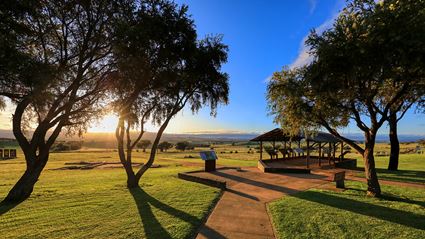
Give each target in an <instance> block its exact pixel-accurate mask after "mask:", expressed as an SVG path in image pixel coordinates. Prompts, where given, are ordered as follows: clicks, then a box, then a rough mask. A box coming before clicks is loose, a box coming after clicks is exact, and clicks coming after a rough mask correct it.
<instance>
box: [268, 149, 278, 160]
mask: <svg viewBox="0 0 425 239" xmlns="http://www.w3.org/2000/svg"><path fill="white" fill-rule="evenodd" d="M266 152H267V153H268V154H269V155H270V159H273V158H276V159H277V158H278V157H279V155H278V154H277V150H275V149H266Z"/></svg>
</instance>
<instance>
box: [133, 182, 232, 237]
mask: <svg viewBox="0 0 425 239" xmlns="http://www.w3.org/2000/svg"><path fill="white" fill-rule="evenodd" d="M130 193H131V195H132V196H133V199H134V201H135V203H136V205H137V209H138V211H139V215H140V218H141V220H142V224H143V228H144V231H145V235H146V238H148V239H154V238H155V239H157V238H173V236H172V235H170V233H169V232H168V231H167V230H166V229H165V228H164V227H162V225H161V223H160V222H159V221H158V219H157V218H156V217H155V215H154V214H153V211H152V208H153V207H155V208H157V209H159V210H161V211H163V212H165V213H167V214H169V215H171V216H173V217H176V218H179V219H180V220H183V221H185V222H188V223H189V224H191V225H192V226H193V227H194V228H195V230H193V231H192V233H191V234H195V233H196V230H197V229H198V227H199V226H200V224H201V223H202V220H200V219H198V218H197V217H195V216H192V215H190V214H188V213H186V212H183V211H181V210H178V209H176V208H173V207H171V206H169V205H167V204H165V203H163V202H161V201H159V200H158V199H156V198H154V197H152V196H151V195H149V194H148V193H146V192H145V191H144V190H143V189H142V188H140V187H137V188H133V189H130ZM208 230H209V231H213V232H214V233H215V234H216V235H220V234H219V233H218V232H216V231H214V230H213V229H211V228H208ZM223 238H224V237H223Z"/></svg>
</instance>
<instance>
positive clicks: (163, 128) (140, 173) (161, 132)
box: [136, 114, 174, 180]
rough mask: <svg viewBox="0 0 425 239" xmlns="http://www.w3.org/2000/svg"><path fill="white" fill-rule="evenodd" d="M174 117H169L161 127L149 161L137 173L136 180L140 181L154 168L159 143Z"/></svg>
mask: <svg viewBox="0 0 425 239" xmlns="http://www.w3.org/2000/svg"><path fill="white" fill-rule="evenodd" d="M173 116H174V114H173V115H171V116H169V117H168V118H167V119H166V120H165V122H164V123H163V124H162V125H161V127H160V128H159V130H158V133H157V134H156V137H155V141H154V142H153V144H152V149H151V153H150V155H149V160H148V161H147V162H146V164H144V165H143V166H142V167H141V168H140V169H139V171H138V172H137V173H136V178H137V179H138V180H140V178H141V177H142V176H143V174H144V173H145V172H146V171H147V170H148V169H149V168H150V167H151V166H152V164H153V162H154V161H155V156H156V151H157V149H158V144H159V141H160V140H161V136H162V134H163V133H164V130H165V129H166V128H167V126H168V123H169V122H170V120H171V118H172V117H173Z"/></svg>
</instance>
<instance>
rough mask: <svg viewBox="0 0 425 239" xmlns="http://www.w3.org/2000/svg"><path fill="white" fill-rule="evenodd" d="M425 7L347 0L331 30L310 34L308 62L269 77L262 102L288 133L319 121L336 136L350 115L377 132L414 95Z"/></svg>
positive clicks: (423, 54)
mask: <svg viewBox="0 0 425 239" xmlns="http://www.w3.org/2000/svg"><path fill="white" fill-rule="evenodd" d="M424 7H425V2H423V1H410V0H405V1H396V0H394V1H382V3H375V1H368V0H364V1H352V2H351V3H349V4H348V6H347V7H346V8H345V9H344V10H343V11H342V12H341V13H340V15H339V16H338V18H337V19H336V21H335V22H334V24H333V26H332V28H331V29H328V30H326V31H324V32H323V33H322V34H318V33H316V32H315V31H313V32H312V33H311V34H310V36H309V37H308V40H307V42H306V44H307V45H308V47H309V48H310V52H311V54H312V56H313V60H312V62H311V63H310V64H308V65H306V66H304V67H301V68H298V69H283V70H282V71H281V72H276V73H275V74H274V75H273V78H272V80H271V81H270V83H269V85H268V101H269V106H270V112H271V114H272V115H274V116H275V121H276V122H278V123H280V124H281V125H282V127H284V128H286V130H287V131H289V132H291V133H298V132H299V131H302V130H305V129H311V128H312V129H317V128H319V127H325V128H326V129H328V130H329V131H330V132H332V133H334V134H337V129H339V128H341V127H345V126H347V124H348V122H349V120H350V119H352V120H354V122H355V123H356V125H357V126H358V127H359V129H360V130H362V131H364V132H366V133H371V134H372V135H373V134H376V132H377V130H378V129H379V128H380V127H381V126H382V124H383V123H384V122H385V121H386V120H387V119H388V117H389V115H390V114H395V113H397V112H401V111H403V110H405V109H406V107H407V106H408V105H409V104H410V102H412V101H417V100H418V99H419V98H420V94H421V93H419V90H418V89H421V88H423V84H424V83H423V82H424V79H425V71H424V70H423V69H425V67H424V65H423V64H424V62H425V59H424V58H425V45H424V44H425V43H424V42H425V41H424V39H425V31H424V29H425V12H424V11H421V10H420V9H424ZM406 105H407V106H406ZM356 149H357V150H358V151H362V150H360V149H359V148H356Z"/></svg>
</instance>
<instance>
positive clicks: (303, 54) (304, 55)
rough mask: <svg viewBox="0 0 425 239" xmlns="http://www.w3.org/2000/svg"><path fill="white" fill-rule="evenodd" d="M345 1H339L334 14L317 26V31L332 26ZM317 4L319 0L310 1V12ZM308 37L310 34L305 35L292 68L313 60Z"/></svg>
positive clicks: (322, 30)
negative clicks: (308, 45)
mask: <svg viewBox="0 0 425 239" xmlns="http://www.w3.org/2000/svg"><path fill="white" fill-rule="evenodd" d="M313 2H314V3H313ZM343 2H344V1H338V2H337V5H336V6H335V10H334V11H333V14H332V16H331V17H330V18H329V19H327V20H326V21H325V22H323V23H322V24H320V26H318V27H316V28H315V30H316V32H317V33H322V32H324V31H325V30H327V29H329V28H331V27H332V24H333V22H334V21H335V19H336V18H337V17H338V15H339V12H340V9H341V8H342V6H343ZM316 5H317V1H313V0H312V1H310V12H311V11H312V9H313V11H314V9H315V8H316ZM312 6H314V7H312ZM307 38H308V34H307V35H306V36H304V38H303V39H302V41H301V44H300V48H299V51H298V56H297V58H296V59H295V60H294V61H293V62H292V63H291V64H290V65H289V67H290V68H291V69H292V68H296V67H301V66H304V65H306V64H308V63H310V62H311V61H312V60H313V57H312V56H311V55H310V54H309V51H310V49H309V48H308V47H307V46H306V45H305V41H306V40H307Z"/></svg>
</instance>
